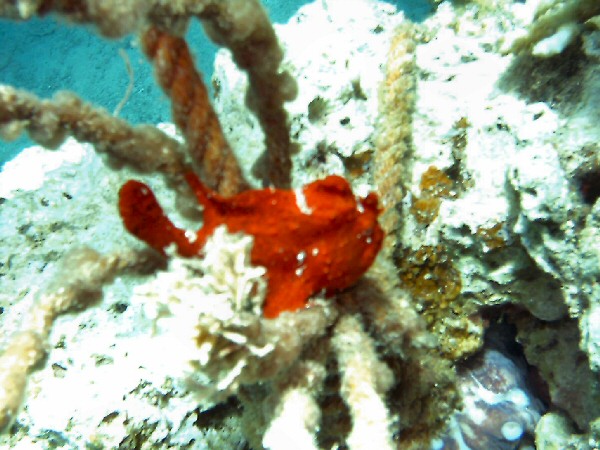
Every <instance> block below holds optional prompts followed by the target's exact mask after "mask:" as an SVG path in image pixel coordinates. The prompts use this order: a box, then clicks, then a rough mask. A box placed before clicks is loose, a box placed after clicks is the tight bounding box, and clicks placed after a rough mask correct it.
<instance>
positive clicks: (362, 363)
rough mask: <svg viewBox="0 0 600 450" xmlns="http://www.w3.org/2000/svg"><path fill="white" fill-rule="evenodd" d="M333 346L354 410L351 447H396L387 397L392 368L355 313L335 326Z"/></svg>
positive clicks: (347, 398) (345, 394)
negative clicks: (384, 360) (377, 351)
mask: <svg viewBox="0 0 600 450" xmlns="http://www.w3.org/2000/svg"><path fill="white" fill-rule="evenodd" d="M332 345H333V348H334V350H335V352H336V355H337V359H338V364H339V366H340V367H341V368H343V370H342V374H341V376H342V385H341V389H340V391H341V394H342V397H343V398H344V401H345V402H346V404H347V405H348V407H349V408H350V412H351V413H352V422H353V423H352V431H351V432H350V435H349V436H348V439H347V442H348V446H349V447H350V448H351V449H367V448H377V449H392V448H393V445H392V439H391V434H390V425H391V420H390V417H389V414H388V410H387V407H386V405H385V402H384V396H385V393H386V392H387V390H388V389H389V388H390V387H391V385H392V382H393V374H392V371H391V370H390V369H389V367H387V366H386V365H385V364H384V363H382V362H381V361H379V359H378V358H377V354H376V353H375V345H374V342H373V340H372V339H371V337H369V335H368V334H366V333H365V331H364V330H363V329H362V326H361V324H360V322H359V321H358V320H357V319H356V317H354V316H344V317H342V318H341V319H340V321H339V323H338V325H337V326H336V328H335V335H334V337H333V339H332Z"/></svg>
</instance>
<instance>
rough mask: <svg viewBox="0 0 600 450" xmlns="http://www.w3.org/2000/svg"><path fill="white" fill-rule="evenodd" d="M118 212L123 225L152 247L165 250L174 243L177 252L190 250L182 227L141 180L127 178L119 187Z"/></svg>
mask: <svg viewBox="0 0 600 450" xmlns="http://www.w3.org/2000/svg"><path fill="white" fill-rule="evenodd" d="M119 212H120V214H121V217H122V218H123V223H124V225H125V228H126V229H127V230H128V231H129V232H130V233H131V234H133V235H134V236H136V237H138V238H139V239H141V240H142V241H144V242H146V243H147V244H148V245H150V246H151V247H152V248H154V249H155V250H158V251H159V252H161V253H163V254H164V252H165V251H164V250H165V248H166V247H168V246H169V245H171V244H173V243H175V244H176V245H177V249H178V251H179V253H180V254H182V255H184V256H187V254H188V253H189V252H190V251H191V245H190V242H189V240H188V239H187V238H186V236H185V231H184V230H182V229H180V228H177V227H176V226H175V225H173V222H171V221H170V220H169V218H168V217H167V216H166V215H165V213H164V212H163V209H162V208H161V206H160V205H159V203H158V201H157V200H156V197H155V196H154V194H153V193H152V191H151V190H150V188H149V187H148V186H147V185H145V184H144V183H141V182H139V181H135V180H129V181H128V182H127V183H125V184H124V185H123V186H122V187H121V190H120V191H119Z"/></svg>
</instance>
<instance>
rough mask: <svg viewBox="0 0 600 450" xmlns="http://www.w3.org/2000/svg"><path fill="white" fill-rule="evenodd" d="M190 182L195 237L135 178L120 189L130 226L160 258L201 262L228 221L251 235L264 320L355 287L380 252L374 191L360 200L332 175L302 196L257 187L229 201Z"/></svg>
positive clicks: (190, 178) (189, 177) (191, 176)
mask: <svg viewBox="0 0 600 450" xmlns="http://www.w3.org/2000/svg"><path fill="white" fill-rule="evenodd" d="M186 180H187V182H188V183H189V185H190V186H191V188H192V190H193V191H194V194H195V195H196V198H197V199H198V202H199V203H200V204H201V205H202V206H203V208H204V213H203V214H204V217H203V225H202V227H201V228H200V229H199V230H198V231H197V233H196V236H191V235H190V233H189V232H187V233H186V231H185V230H183V229H180V228H177V227H176V226H175V225H174V224H173V223H172V222H171V221H170V220H169V218H168V217H167V216H166V215H165V214H164V212H163V210H162V208H161V207H160V205H159V203H158V201H157V200H156V197H155V196H154V194H153V193H152V191H151V190H150V188H149V187H148V186H146V185H145V184H143V183H141V182H139V181H134V180H130V181H128V182H127V183H125V184H124V185H123V187H122V188H121V190H120V192H119V211H120V214H121V217H122V218H123V222H124V225H125V228H126V229H127V230H128V231H129V232H130V233H132V234H133V235H134V236H137V237H138V238H139V239H141V240H143V241H145V242H146V243H147V244H148V245H150V246H151V247H153V248H154V249H156V250H158V251H160V252H162V253H163V254H164V250H165V248H166V247H168V246H169V245H171V244H175V246H176V248H177V252H178V253H179V254H180V255H181V256H184V257H201V250H202V247H203V246H204V244H205V242H206V240H207V238H208V237H209V236H210V235H211V234H212V233H213V231H214V230H215V228H217V227H218V226H220V225H223V224H224V225H226V227H227V229H228V231H229V232H230V233H238V232H241V233H245V234H248V235H252V236H253V237H254V245H253V247H252V251H251V254H250V259H251V262H252V264H254V265H260V266H263V267H265V268H266V277H267V286H268V287H267V293H266V297H265V301H264V305H263V313H264V315H265V317H269V318H273V317H276V316H278V315H279V314H280V313H281V312H282V311H293V310H297V309H299V308H302V307H303V306H305V305H306V303H307V301H308V299H309V298H310V297H311V296H312V295H314V294H316V293H318V292H320V291H322V290H325V292H326V294H332V293H334V292H336V291H338V290H340V289H344V288H347V287H349V286H351V285H352V284H354V283H355V282H356V281H357V280H358V278H359V277H360V276H361V275H362V274H363V273H364V272H365V271H366V270H367V269H368V268H369V267H370V266H371V264H372V263H373V261H374V259H375V257H376V256H377V253H378V252H379V250H380V249H381V244H382V241H383V231H382V229H381V227H380V226H379V224H378V222H377V217H378V216H379V214H380V212H381V210H380V208H379V206H378V200H377V196H376V194H374V193H371V194H369V195H367V196H366V197H365V198H356V197H355V196H354V194H353V193H352V190H351V188H350V185H349V184H348V182H347V181H346V180H345V179H344V178H342V177H339V176H336V175H331V176H328V177H326V178H325V179H323V180H318V181H315V182H313V183H310V184H308V185H306V186H305V187H304V188H303V189H302V190H301V191H300V190H299V191H294V190H284V189H257V190H249V191H245V192H242V193H240V194H237V195H235V196H232V197H227V198H225V197H222V196H220V195H219V194H217V193H216V192H213V191H212V190H210V189H208V188H207V187H206V186H205V185H204V184H202V182H201V181H200V180H199V179H198V177H197V176H196V175H195V174H193V173H188V174H186Z"/></svg>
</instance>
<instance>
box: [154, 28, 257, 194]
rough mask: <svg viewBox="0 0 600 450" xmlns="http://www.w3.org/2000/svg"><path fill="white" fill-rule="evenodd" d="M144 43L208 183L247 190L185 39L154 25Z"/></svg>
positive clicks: (228, 189)
mask: <svg viewBox="0 0 600 450" xmlns="http://www.w3.org/2000/svg"><path fill="white" fill-rule="evenodd" d="M142 44H143V47H144V51H145V52H146V55H148V57H149V58H150V59H151V60H152V61H153V62H154V67H155V69H156V76H157V78H158V81H159V83H160V85H161V86H162V88H163V89H164V90H165V92H166V93H167V94H168V95H169V97H170V98H171V104H172V112H173V120H174V121H175V123H176V124H177V126H178V127H179V129H180V130H181V132H182V133H183V135H184V136H185V139H186V142H187V145H188V151H189V153H190V155H191V157H192V160H193V161H194V163H195V164H196V166H197V167H198V169H199V170H200V172H201V173H202V176H203V179H204V180H205V182H206V183H207V184H208V185H209V186H210V187H211V188H212V189H214V190H216V191H217V192H219V193H220V194H222V195H226V196H229V195H233V194H237V193H239V192H240V191H242V190H244V189H246V188H247V187H248V184H247V182H246V181H245V180H244V177H243V175H242V171H241V169H240V167H239V165H238V162H237V160H236V158H235V155H234V154H233V152H232V151H231V148H230V147H229V144H228V143H227V141H226V140H225V137H224V136H223V131H222V130H221V125H220V123H219V119H218V118H217V115H216V114H215V112H214V110H213V108H212V105H211V104H210V101H209V99H208V93H207V91H206V87H205V86H204V83H203V82H202V78H201V77H200V75H199V74H198V72H196V69H195V67H194V62H193V60H192V56H191V55H190V51H189V49H188V47H187V44H186V43H185V41H184V40H183V39H181V38H178V37H175V36H171V35H169V34H167V33H165V32H163V31H160V30H159V29H158V28H156V27H152V28H150V29H149V30H148V31H146V32H145V33H144V35H143V37H142Z"/></svg>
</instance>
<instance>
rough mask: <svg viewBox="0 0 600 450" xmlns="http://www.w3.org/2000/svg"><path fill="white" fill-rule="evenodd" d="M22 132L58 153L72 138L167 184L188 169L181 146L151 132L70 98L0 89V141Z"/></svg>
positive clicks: (70, 95) (147, 127) (65, 94)
mask: <svg viewBox="0 0 600 450" xmlns="http://www.w3.org/2000/svg"><path fill="white" fill-rule="evenodd" d="M24 130H26V131H27V132H28V133H29V136H30V137H31V139H33V140H34V141H36V142H37V143H39V144H40V145H43V146H44V147H47V148H56V147H58V146H59V145H60V144H61V143H62V142H63V141H64V140H65V138H66V137H67V136H68V135H71V136H73V137H74V138H75V139H77V140H78V141H80V142H89V143H91V144H92V145H93V146H94V148H95V149H96V151H97V152H99V153H107V154H108V155H109V156H110V157H111V158H113V160H115V161H116V162H120V163H122V164H123V163H124V164H128V165H130V166H131V167H133V168H135V169H137V170H141V171H160V172H162V173H164V174H166V175H167V176H168V177H169V178H170V179H177V178H178V177H181V173H182V171H185V167H186V163H185V158H184V155H183V152H182V150H181V145H180V144H179V142H177V141H176V140H175V139H172V138H170V137H169V136H167V135H166V134H164V133H163V132H162V131H160V130H158V129H157V128H156V127H154V126H151V125H138V126H132V125H129V124H128V123H127V122H125V121H124V120H121V119H119V118H117V117H113V116H111V115H110V114H109V113H108V112H107V111H105V110H103V109H101V108H95V107H93V106H92V105H90V104H89V103H85V102H84V101H83V100H81V99H80V98H79V97H77V96H76V95H75V94H73V93H70V92H59V93H57V94H56V95H55V96H54V98H53V99H52V100H42V99H39V98H38V97H36V96H35V95H33V94H30V93H29V92H26V91H22V90H19V89H15V88H13V87H11V86H6V85H0V136H1V137H3V138H5V139H14V138H16V137H18V136H19V134H20V133H21V132H22V131H24Z"/></svg>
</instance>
